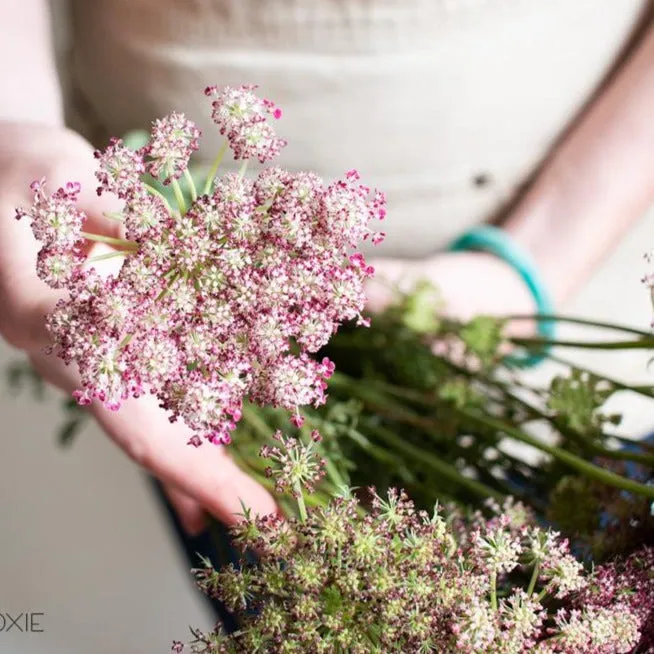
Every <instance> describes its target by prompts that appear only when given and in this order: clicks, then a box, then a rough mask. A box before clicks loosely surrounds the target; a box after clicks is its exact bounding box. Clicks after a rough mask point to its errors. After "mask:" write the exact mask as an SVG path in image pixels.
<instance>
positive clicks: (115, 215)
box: [102, 211, 123, 223]
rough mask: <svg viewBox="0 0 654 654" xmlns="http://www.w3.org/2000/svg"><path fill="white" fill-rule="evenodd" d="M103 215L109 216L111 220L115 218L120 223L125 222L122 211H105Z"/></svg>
mask: <svg viewBox="0 0 654 654" xmlns="http://www.w3.org/2000/svg"><path fill="white" fill-rule="evenodd" d="M102 215H103V216H104V217H105V218H109V219H111V220H115V221H117V222H119V223H122V222H123V214H122V213H120V212H119V211H103V212H102Z"/></svg>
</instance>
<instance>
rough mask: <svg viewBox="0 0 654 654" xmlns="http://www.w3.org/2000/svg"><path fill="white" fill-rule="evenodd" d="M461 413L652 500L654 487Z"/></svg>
mask: <svg viewBox="0 0 654 654" xmlns="http://www.w3.org/2000/svg"><path fill="white" fill-rule="evenodd" d="M461 413H462V414H464V415H465V416H466V417H468V418H470V420H472V421H474V422H477V423H478V424H482V425H486V426H487V427H490V428H491V429H494V430H496V431H498V432H501V433H504V434H506V435H507V436H510V437H511V438H514V439H515V440H518V441H522V442H523V443H526V444H527V445H531V446H532V447H535V448H536V449H538V450H541V451H542V452H545V453H547V454H549V455H551V456H553V457H554V458H555V459H558V460H559V461H561V462H562V463H565V464H567V465H568V466H569V467H571V468H574V469H575V470H577V471H579V472H581V473H583V474H585V475H586V476H587V477H590V478H591V479H595V480H596V481H600V482H602V483H604V484H606V485H607V486H614V487H615V488H620V489H621V490H625V491H628V492H631V493H635V494H637V495H644V496H645V497H648V498H650V499H654V486H647V485H646V484H640V483H638V482H636V481H632V480H631V479H626V478H625V477H621V476H620V475H617V474H615V473H613V472H610V471H609V470H604V468H601V467H599V466H597V465H595V464H593V463H590V462H588V461H586V460H584V459H582V458H580V457H578V456H576V455H574V454H571V453H570V452H567V451H566V450H564V449H562V448H560V447H556V446H554V445H547V444H546V443H542V442H541V441H539V440H538V439H536V438H534V437H533V436H529V435H528V434H526V433H524V432H522V431H520V430H519V429H516V428H515V427H512V426H511V425H507V424H505V423H503V422H502V421H500V420H496V419H494V418H491V417H489V416H482V415H479V414H478V413H476V412H475V411H471V410H468V409H461Z"/></svg>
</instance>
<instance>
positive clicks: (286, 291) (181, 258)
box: [18, 87, 384, 444]
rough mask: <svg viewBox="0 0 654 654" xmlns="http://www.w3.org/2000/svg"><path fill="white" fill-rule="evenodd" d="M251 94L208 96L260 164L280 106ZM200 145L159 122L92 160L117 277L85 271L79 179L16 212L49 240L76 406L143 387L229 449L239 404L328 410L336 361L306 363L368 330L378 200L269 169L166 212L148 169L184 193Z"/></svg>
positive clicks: (240, 154) (237, 143)
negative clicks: (368, 245) (115, 201)
mask: <svg viewBox="0 0 654 654" xmlns="http://www.w3.org/2000/svg"><path fill="white" fill-rule="evenodd" d="M253 89H254V87H240V88H230V87H226V88H223V89H218V88H212V89H209V90H208V92H207V93H208V95H210V96H211V97H212V99H213V118H214V121H215V122H216V124H217V125H218V129H219V131H220V132H221V133H222V134H224V136H225V137H226V140H227V145H228V146H229V147H230V148H231V150H232V152H233V154H234V156H235V157H236V158H241V159H248V158H256V159H258V160H259V161H262V162H263V161H267V160H269V159H271V158H272V157H274V156H275V155H276V154H277V153H278V152H279V150H280V148H281V147H282V146H283V145H284V141H282V140H281V139H279V138H278V137H277V136H276V135H275V133H274V131H273V129H272V127H271V125H270V122H269V119H270V118H273V119H276V118H279V116H280V112H279V110H278V109H277V108H276V107H275V106H274V105H273V104H272V103H271V102H269V101H266V100H262V99H260V98H258V97H257V96H256V95H255V94H254V93H253ZM198 136H199V131H198V130H197V128H196V127H195V125H194V124H193V123H192V122H191V121H189V120H187V119H186V118H185V117H184V116H183V115H182V114H176V113H173V114H171V115H170V116H168V117H166V118H163V119H161V120H158V121H156V122H155V123H154V124H153V127H152V137H151V141H150V143H149V144H148V145H146V146H145V147H143V148H142V149H141V150H139V151H136V152H134V151H132V150H129V149H128V148H127V147H126V146H125V145H124V144H123V143H122V142H121V141H120V140H119V139H114V140H112V141H111V142H110V143H109V145H108V146H107V148H106V149H105V150H104V151H102V152H97V153H96V157H97V159H98V162H99V170H98V172H97V178H98V180H99V182H100V189H99V190H100V192H109V193H112V194H114V195H117V196H118V197H119V198H121V199H122V200H123V209H122V212H121V214H120V216H118V217H119V218H121V219H122V221H123V225H124V231H125V235H126V240H121V239H109V242H110V243H112V244H114V245H115V246H116V247H117V248H119V249H120V250H122V253H121V254H122V255H124V257H123V261H124V262H123V265H122V267H121V268H120V271H119V272H118V273H117V274H115V275H113V276H109V277H107V278H101V277H100V276H99V275H98V274H97V273H96V272H95V270H94V269H93V267H89V266H86V267H84V268H83V267H82V263H83V259H84V258H83V256H82V255H81V254H80V252H82V248H81V247H80V245H81V244H82V243H83V242H84V241H83V239H84V238H91V239H93V238H96V237H95V236H94V235H89V234H87V233H85V232H84V233H83V232H82V231H81V230H82V224H83V222H84V220H85V218H86V216H85V215H84V214H83V213H82V212H81V211H79V210H78V209H77V208H76V200H77V196H78V194H79V185H76V184H69V185H68V186H66V187H65V188H62V189H59V190H57V191H55V193H54V194H52V195H49V196H48V195H47V194H46V193H45V190H44V182H43V181H40V182H35V183H34V184H33V185H32V190H33V191H34V203H33V205H32V207H30V208H29V209H27V210H20V211H19V212H18V217H19V218H20V217H27V218H29V219H30V221H31V226H32V229H33V231H34V234H35V236H36V238H37V239H38V240H39V241H41V243H42V245H43V249H42V251H41V254H40V255H39V259H38V274H39V276H40V277H41V278H42V279H43V280H44V281H45V282H46V283H48V284H49V285H50V286H52V287H54V288H65V289H67V290H68V293H69V297H68V298H66V299H64V300H62V301H61V302H60V303H59V304H58V306H57V308H56V309H55V311H54V312H53V314H52V315H51V316H50V317H49V318H48V320H47V325H48V329H49V331H50V334H51V336H52V340H53V343H52V349H53V351H54V352H55V353H56V354H57V355H58V356H60V357H61V358H62V359H63V360H64V361H65V362H66V363H72V362H74V363H76V364H77V365H78V367H79V371H80V374H81V379H82V381H81V387H80V389H78V391H77V392H76V394H75V397H77V399H78V401H79V402H80V403H83V404H88V403H89V402H92V401H93V400H96V399H97V400H99V401H102V402H103V403H104V404H105V405H106V406H107V407H108V408H110V409H117V408H118V407H119V406H120V403H121V402H122V401H123V400H125V399H126V398H128V397H138V396H140V395H142V394H143V393H145V392H150V393H153V394H154V395H156V396H157V397H158V398H159V400H160V402H161V404H162V406H163V407H164V408H166V409H167V410H168V411H169V412H170V414H171V418H172V419H173V420H175V419H177V418H182V419H183V420H184V422H185V423H186V424H187V425H188V426H189V427H190V428H191V429H192V430H193V431H194V434H195V436H194V437H193V439H192V442H193V443H194V444H197V443H199V442H200V438H201V437H204V438H206V439H207V440H209V441H212V442H215V443H225V442H228V441H229V439H230V432H231V431H232V430H233V429H234V427H235V424H236V423H237V422H238V420H239V418H240V413H241V404H242V401H243V399H244V398H245V397H249V398H250V399H252V400H253V401H256V402H259V403H261V404H266V405H274V406H277V407H283V408H285V409H287V410H289V411H291V412H292V414H293V416H294V417H293V420H294V422H295V423H296V424H300V423H301V421H302V419H301V416H300V414H299V407H300V406H303V405H308V404H312V405H319V404H321V403H323V402H324V401H325V398H326V395H325V393H326V387H327V384H326V380H327V379H328V378H329V376H330V375H331V374H332V372H333V364H332V363H331V362H329V361H327V360H323V361H317V360H314V359H312V358H310V356H309V354H311V353H314V352H316V351H317V350H319V349H320V348H321V347H322V346H324V345H325V344H326V343H327V341H328V340H329V338H330V336H331V335H332V334H333V333H334V332H335V331H336V329H337V328H338V326H339V325H340V324H341V323H342V322H343V321H345V320H352V319H355V320H358V321H359V322H360V323H363V324H365V322H366V321H365V319H364V318H363V317H362V316H361V311H362V310H363V307H364V302H365V297H364V294H363V282H364V280H365V279H366V277H369V276H370V275H372V273H373V270H372V268H371V267H370V266H369V265H368V264H367V263H366V261H365V258H364V257H363V255H362V254H360V253H357V252H355V251H353V250H354V249H355V248H356V247H357V246H358V245H359V243H360V242H361V241H362V240H365V239H371V240H373V241H374V242H377V241H379V240H381V238H383V235H381V234H378V233H375V232H373V231H372V230H371V223H372V221H375V220H378V219H381V218H383V217H384V197H383V195H382V194H380V193H377V192H374V191H371V190H370V189H368V188H367V187H365V186H363V185H361V184H360V183H359V178H358V174H357V173H356V172H354V171H350V172H349V173H347V174H346V175H345V177H344V179H342V180H338V181H335V182H332V183H330V184H327V183H325V182H324V181H323V180H321V179H320V178H319V177H317V176H316V175H314V174H312V173H303V172H299V173H290V172H288V171H284V170H281V169H279V168H269V169H267V170H263V171H261V172H259V174H258V175H256V176H255V177H254V179H251V178H249V177H246V176H245V175H244V174H243V173H241V174H234V173H227V174H225V175H224V176H222V177H220V178H218V179H212V178H210V179H209V180H208V181H207V184H206V186H205V189H207V191H208V192H206V193H204V194H200V196H199V197H198V198H197V200H195V201H193V202H191V203H190V206H189V207H187V206H186V202H185V201H184V199H183V198H182V201H180V202H179V203H178V204H179V210H177V209H173V208H171V207H170V206H169V204H168V202H167V200H166V199H165V198H163V197H162V196H161V195H160V194H159V193H158V192H156V190H154V189H152V188H151V187H150V186H148V185H147V184H146V183H144V182H143V181H142V176H143V174H144V173H145V172H149V173H151V174H152V175H154V176H155V177H158V178H159V179H160V180H161V181H163V182H165V183H170V184H171V185H172V187H173V190H174V191H175V192H176V195H177V197H178V199H179V198H180V197H181V192H180V189H179V186H178V182H177V179H178V178H179V177H180V176H181V175H185V173H186V172H187V166H188V162H189V158H190V156H191V154H192V153H193V152H194V151H195V150H196V149H197V147H198ZM185 177H187V179H188V177H189V176H188V175H185ZM114 217H116V216H114ZM97 240H107V239H106V238H104V237H97ZM116 256H118V255H116ZM90 263H92V261H91V262H90Z"/></svg>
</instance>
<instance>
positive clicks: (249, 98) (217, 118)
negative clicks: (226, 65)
mask: <svg viewBox="0 0 654 654" xmlns="http://www.w3.org/2000/svg"><path fill="white" fill-rule="evenodd" d="M256 88H257V87H256V86H254V85H243V86H240V87H238V88H235V87H231V86H226V87H223V88H218V87H215V86H210V87H208V88H207V89H206V90H205V94H206V95H207V96H209V97H213V98H215V100H214V102H213V113H212V118H213V122H214V123H216V125H218V129H219V130H220V133H221V134H222V135H223V136H225V137H226V138H227V140H228V142H229V146H230V148H231V149H232V152H233V153H234V158H235V159H258V160H259V161H260V162H261V163H265V162H266V161H270V160H271V159H274V158H275V157H276V156H277V155H278V154H279V151H280V150H281V149H282V148H283V147H284V146H285V145H286V141H284V140H283V139H280V138H279V137H278V136H277V135H276V134H275V130H274V129H273V128H272V126H271V125H270V123H269V122H268V118H269V117H270V116H272V117H273V118H275V119H278V118H281V115H282V112H281V110H280V109H279V108H278V107H276V106H275V105H274V104H273V103H272V102H270V100H263V99H261V98H259V97H257V96H256V95H255V94H254V90H255V89H256Z"/></svg>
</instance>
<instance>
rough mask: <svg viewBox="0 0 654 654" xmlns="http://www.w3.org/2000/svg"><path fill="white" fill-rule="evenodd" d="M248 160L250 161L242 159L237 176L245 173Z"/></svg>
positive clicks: (242, 175)
mask: <svg viewBox="0 0 654 654" xmlns="http://www.w3.org/2000/svg"><path fill="white" fill-rule="evenodd" d="M249 161H250V160H249V159H244V160H243V163H242V164H241V167H240V168H239V170H238V176H239V177H241V178H243V177H245V173H246V172H247V169H248V163H249Z"/></svg>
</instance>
